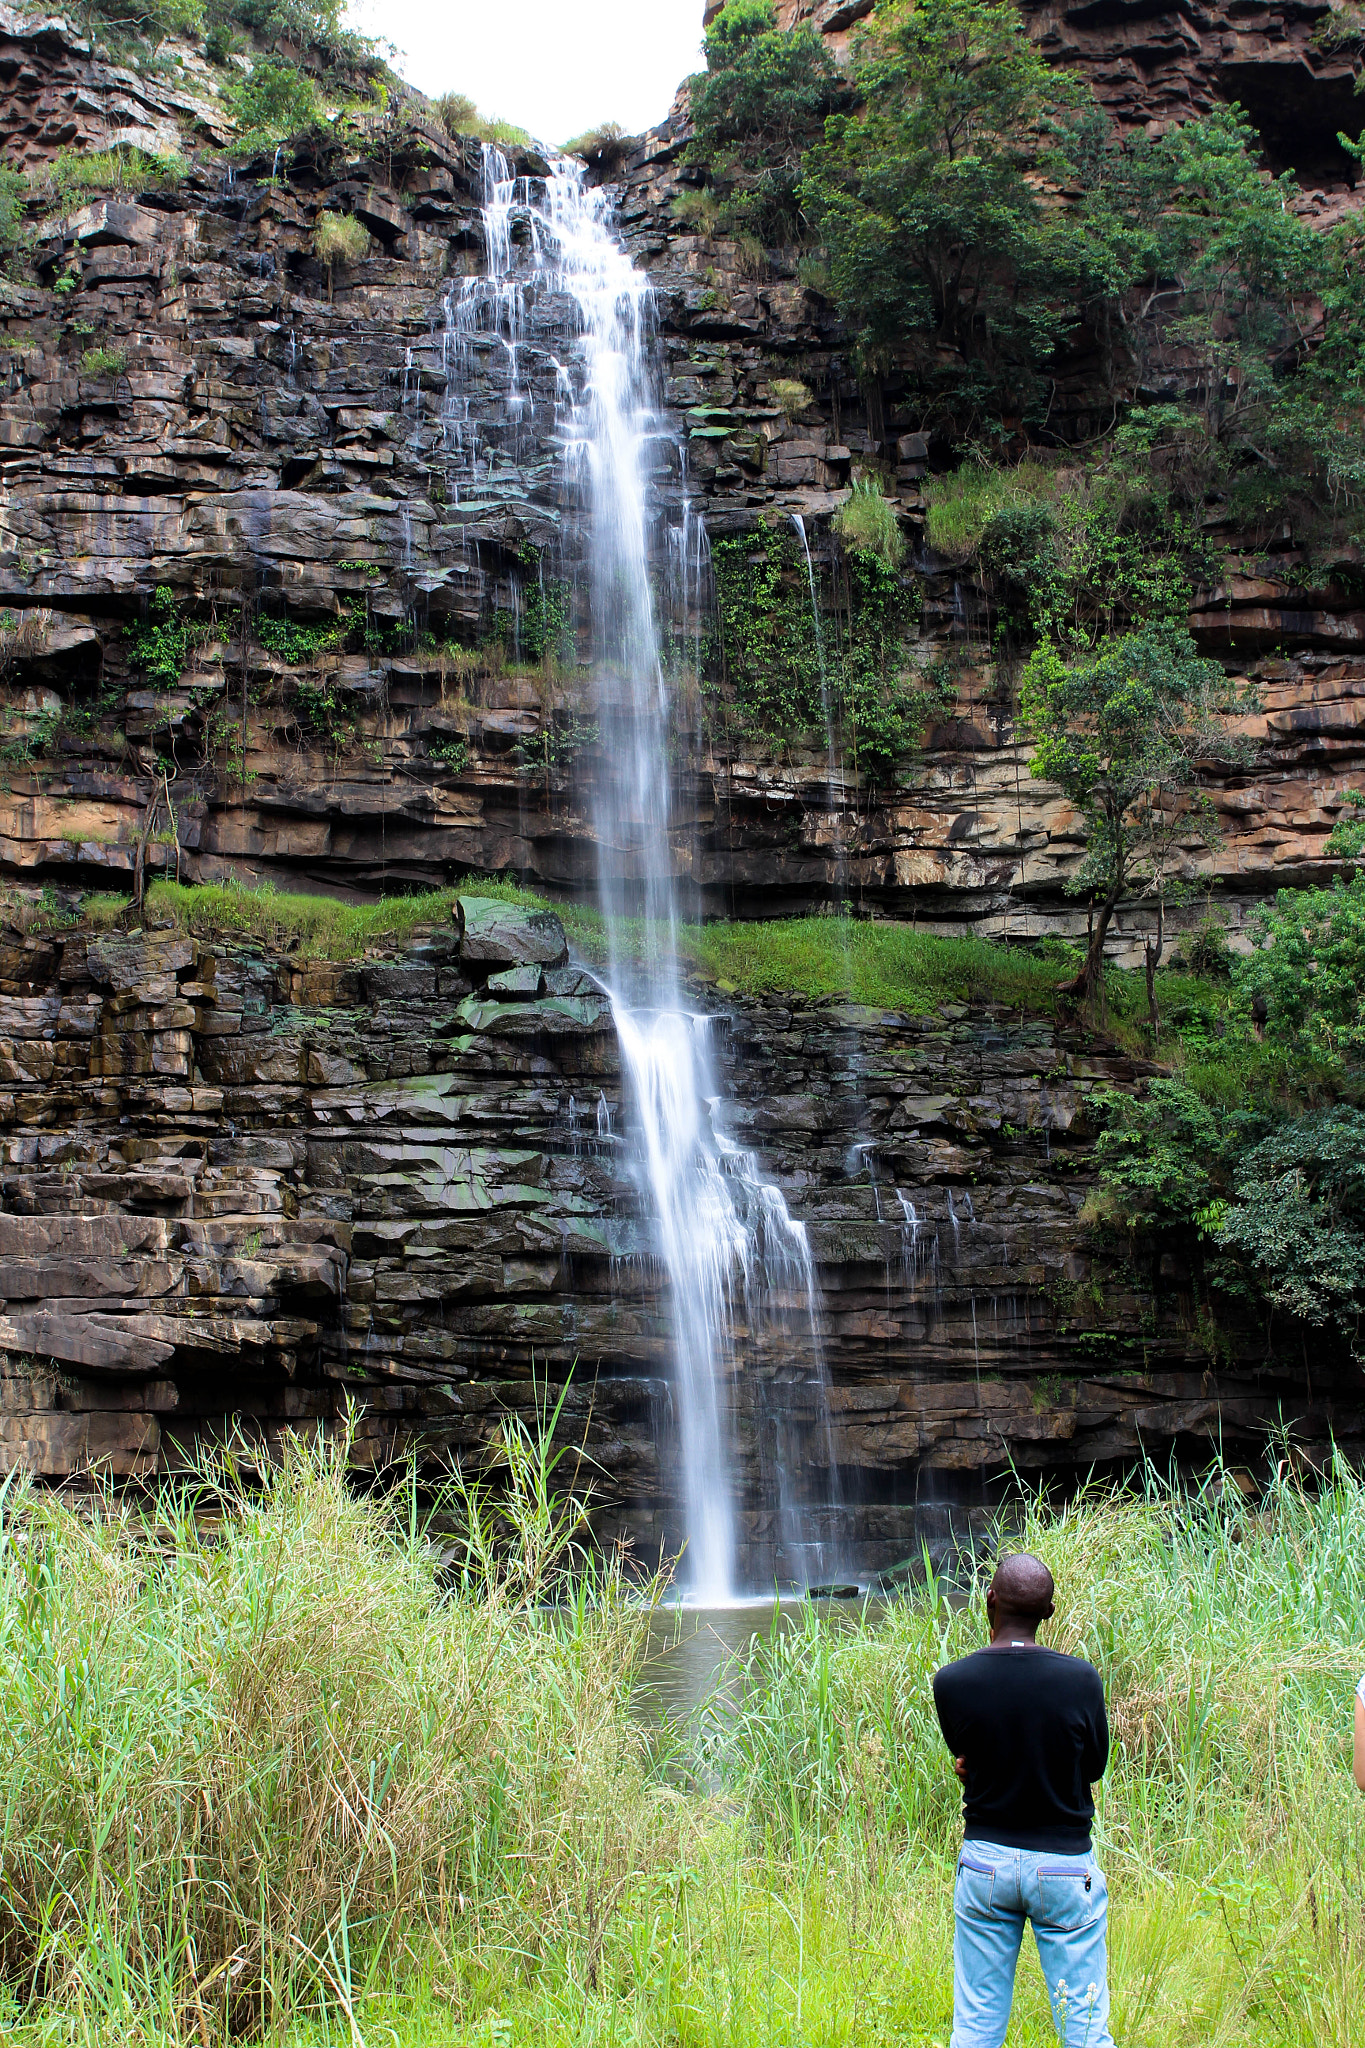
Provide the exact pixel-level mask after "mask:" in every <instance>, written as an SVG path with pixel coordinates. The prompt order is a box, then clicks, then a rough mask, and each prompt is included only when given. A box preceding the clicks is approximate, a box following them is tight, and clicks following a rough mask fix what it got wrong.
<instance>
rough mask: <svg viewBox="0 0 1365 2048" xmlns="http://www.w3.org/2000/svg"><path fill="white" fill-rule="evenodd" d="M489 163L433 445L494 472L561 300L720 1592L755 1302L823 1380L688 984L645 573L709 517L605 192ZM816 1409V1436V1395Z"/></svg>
mask: <svg viewBox="0 0 1365 2048" xmlns="http://www.w3.org/2000/svg"><path fill="white" fill-rule="evenodd" d="M484 166H485V173H484V175H485V194H484V200H485V204H484V223H485V247H486V261H487V275H486V276H482V277H477V278H470V279H469V280H467V281H466V282H465V283H464V285H463V286H462V287H461V288H460V289H459V290H458V291H455V292H452V294H451V296H450V298H449V299H448V301H447V305H446V335H445V343H444V354H445V359H446V366H447V374H448V379H449V383H450V391H451V395H450V398H449V400H448V402H447V407H446V435H447V442H448V445H449V446H450V447H451V448H452V449H453V450H454V452H455V454H456V456H457V460H458V463H459V468H460V471H461V475H462V476H463V479H464V483H463V488H465V489H466V490H467V491H469V490H473V491H475V492H476V493H481V492H484V491H490V490H492V489H494V488H495V487H496V462H495V455H496V451H495V450H494V449H492V448H491V447H490V448H488V449H487V450H485V451H483V469H482V471H481V469H480V460H481V451H480V447H479V444H478V439H477V434H476V431H475V428H474V426H473V424H472V422H471V419H470V407H469V398H468V384H469V382H470V370H471V365H472V362H473V358H474V355H475V353H476V352H477V351H479V350H484V351H486V350H487V349H488V348H489V346H490V345H491V346H497V345H499V344H500V345H501V346H502V347H503V348H504V349H505V351H506V359H507V382H506V404H507V419H508V422H509V424H510V426H511V427H512V428H513V429H514V431H515V432H516V433H517V434H519V433H520V425H521V422H522V420H523V419H524V417H525V414H526V410H527V406H528V396H527V389H526V386H525V383H524V382H523V365H522V354H523V351H524V350H525V351H527V352H528V358H529V351H530V349H531V348H533V347H534V345H535V331H536V327H537V324H538V315H539V314H541V313H542V312H543V314H544V315H545V318H546V320H547V321H548V320H550V319H552V318H559V319H561V320H562V315H563V310H564V306H565V302H567V305H568V309H569V310H570V312H571V314H572V319H571V325H572V327H573V329H574V332H575V346H574V349H573V351H572V355H571V358H570V360H569V362H567V363H564V362H561V361H559V360H557V359H555V358H553V357H549V356H548V355H547V360H548V361H550V362H551V363H552V365H553V370H554V392H555V399H554V404H555V435H556V440H557V443H558V446H559V449H560V451H561V457H562V482H563V486H564V492H565V495H566V497H567V499H568V500H569V503H570V505H571V507H572V508H573V509H574V510H575V511H576V512H578V513H580V514H581V523H582V528H583V532H584V536H585V538H586V542H587V547H586V560H587V566H588V583H589V596H590V614H591V622H592V636H593V673H594V678H595V686H596V692H597V711H598V720H599V728H600V735H601V742H602V744H601V761H600V767H599V769H598V772H597V773H596V774H595V777H594V783H593V803H594V820H593V822H594V827H595V832H596V838H597V845H598V889H599V897H600V901H601V904H602V908H603V910H604V912H605V913H606V916H607V921H608V922H607V929H608V933H609V958H610V969H609V990H608V992H609V994H610V996H611V1002H612V1010H613V1014H614V1018H615V1023H616V1030H617V1036H618V1039H619V1042H620V1047H621V1053H622V1059H623V1062H624V1066H625V1072H626V1077H627V1082H628V1092H629V1098H630V1103H631V1108H632V1111H633V1124H634V1130H633V1133H632V1142H633V1158H634V1170H635V1172H636V1174H637V1177H638V1180H639V1183H640V1188H641V1193H642V1195H643V1197H644V1201H645V1206H646V1209H647V1212H648V1214H649V1217H650V1222H651V1226H652V1230H653V1237H654V1250H655V1251H656V1253H657V1256H658V1259H659V1261H660V1263H661V1265H662V1268H663V1270H664V1272H665V1273H666V1275H667V1278H668V1283H669V1309H670V1314H671V1317H672V1324H673V1335H674V1348H675V1356H676V1383H677V1396H678V1399H677V1414H678V1424H679V1434H680V1450H681V1467H682V1470H681V1483H682V1494H683V1503H684V1512H685V1518H686V1529H687V1550H688V1555H687V1561H686V1567H685V1569H686V1575H687V1584H688V1588H689V1591H690V1593H691V1595H692V1597H693V1598H695V1599H698V1600H701V1601H705V1602H721V1601H724V1600H727V1599H728V1598H730V1597H731V1596H732V1594H733V1592H734V1590H735V1579H736V1549H737V1539H736V1503H735V1498H734V1480H733V1472H732V1460H731V1456H730V1441H731V1426H730V1424H731V1408H732V1400H731V1381H732V1378H733V1376H734V1373H735V1369H736V1361H735V1344H736V1340H737V1337H738V1336H739V1335H740V1333H741V1331H742V1332H743V1333H745V1334H747V1335H748V1336H749V1337H750V1338H753V1337H754V1336H755V1334H756V1330H757V1327H758V1326H759V1325H760V1324H761V1323H762V1322H763V1321H764V1319H765V1317H769V1316H770V1315H771V1314H773V1313H776V1314H777V1315H779V1316H781V1315H788V1316H789V1315H790V1314H791V1313H793V1310H794V1312H795V1314H796V1315H797V1316H798V1318H799V1319H800V1321H801V1322H802V1323H803V1325H804V1330H803V1331H802V1332H800V1333H798V1334H799V1338H800V1341H799V1343H794V1344H793V1347H792V1348H793V1352H795V1351H796V1350H798V1349H801V1350H804V1352H805V1353H807V1354H809V1356H810V1357H811V1358H813V1360H814V1366H813V1368H810V1369H811V1370H812V1371H813V1373H814V1381H813V1382H812V1383H813V1384H816V1386H817V1389H818V1392H819V1395H820V1398H821V1400H822V1401H823V1399H824V1392H825V1389H824V1380H823V1368H822V1367H821V1365H820V1362H819V1360H820V1352H819V1336H818V1316H819V1302H818V1295H817V1291H816V1285H815V1275H814V1265H813V1261H812V1258H811V1253H810V1246H809V1243H808V1241H807V1238H806V1233H805V1230H804V1227H803V1226H801V1225H799V1224H797V1223H796V1222H794V1221H793V1219H792V1217H791V1215H790V1213H789V1211H788V1208H787V1204H786V1202H785V1200H784V1199H783V1196H782V1194H781V1191H780V1190H779V1189H777V1188H776V1187H774V1186H773V1185H772V1184H771V1183H769V1182H767V1181H765V1180H764V1178H763V1176H762V1174H761V1172H760V1171H759V1167H758V1163H757V1161H756V1160H755V1159H754V1157H753V1155H752V1154H750V1153H748V1152H745V1151H743V1150H742V1149H741V1148H739V1147H737V1146H735V1145H734V1144H732V1143H731V1142H729V1141H728V1140H727V1139H726V1138H725V1136H724V1135H723V1132H722V1131H721V1129H720V1126H719V1123H718V1117H717V1108H718V1089H717V1086H716V1081H715V1077H714V1073H713V1070H712V1061H711V1046H710V1024H709V1020H707V1019H706V1018H704V1017H700V1016H696V1015H693V1014H691V1013H690V1012H689V1011H688V1010H687V1009H686V1007H685V1006H684V1004H683V1003H682V1001H681V999H680V991H679V979H678V966H677V920H678V911H677V889H676V885H675V862H674V852H673V840H672V827H673V822H674V821H673V819H672V815H671V776H670V746H671V740H672V734H671V729H670V717H669V696H668V688H667V683H666V678H665V673H664V663H663V659H662V651H661V635H660V626H659V620H658V617H657V614H656V605H655V592H654V585H653V571H654V569H655V567H656V565H657V566H659V567H660V568H665V567H670V568H671V569H672V571H673V575H672V581H673V584H674V587H675V589H676V588H678V587H679V586H680V587H681V594H682V600H683V604H684V606H685V607H686V606H688V605H692V606H695V604H696V601H697V595H698V584H699V581H700V578H699V574H698V566H699V562H700V548H701V546H702V545H704V531H703V529H702V528H701V523H700V520H699V519H698V517H697V515H696V513H695V511H694V510H693V508H692V507H691V505H690V504H689V503H688V501H687V496H686V492H685V490H684V491H683V493H682V494H681V495H682V505H681V519H680V521H679V523H678V524H677V525H676V526H674V527H673V528H672V529H671V530H669V531H668V532H667V533H664V532H663V531H661V528H662V527H663V525H664V522H663V521H662V519H661V517H660V514H659V511H658V502H659V494H658V491H657V487H656V474H657V473H658V472H659V471H660V470H662V469H663V468H665V467H666V466H667V464H668V462H669V460H670V458H671V456H672V453H673V448H674V443H673V440H672V436H671V435H670V433H669V431H668V429H667V425H666V422H665V420H664V418H663V415H662V412H661V409H660V406H659V404H658V400H657V397H656V393H655V387H654V379H653V371H652V360H651V342H652V331H653V298H652V292H651V288H650V285H649V281H648V279H647V278H646V277H645V275H644V273H643V272H641V271H639V270H637V269H636V268H635V266H634V265H633V263H632V262H631V260H630V257H629V255H628V253H627V252H626V250H625V249H624V247H623V246H622V244H621V242H620V241H619V239H618V238H617V236H616V234H615V232H614V230H613V226H612V220H611V209H610V202H609V199H608V196H607V195H606V194H605V193H604V192H603V191H601V190H600V189H596V188H593V187H591V186H589V185H588V184H587V182H586V177H585V173H584V170H583V166H582V165H581V164H579V163H577V162H575V161H573V160H571V159H566V158H557V159H554V160H552V163H551V168H550V172H549V175H548V177H547V178H546V179H545V180H544V182H543V185H542V184H541V183H540V182H539V181H537V183H536V185H535V186H534V187H533V186H532V185H531V183H530V182H529V181H526V180H514V179H513V177H512V174H511V170H510V167H509V166H508V164H507V162H506V159H505V158H504V157H503V156H502V153H501V152H500V151H498V150H496V149H494V148H492V147H486V148H485V153H484ZM523 236H524V238H525V239H524V240H523V239H522V237H523ZM523 250H524V251H525V252H526V253H525V254H524V255H523V253H522V252H523ZM556 308H558V309H559V310H558V312H557V313H556ZM462 382H463V383H464V384H465V386H466V388H465V390H464V391H461V389H460V386H461V383H462ZM455 482H456V487H457V488H459V487H460V479H459V478H458V477H457V478H456V479H455ZM686 626H687V621H686V619H685V620H684V629H685V630H686ZM697 630H698V629H697V628H696V627H695V626H694V627H693V633H694V638H695V636H696V633H697ZM627 919H643V920H644V923H643V926H640V925H638V924H636V925H633V926H632V925H628V924H627V923H626V920H627ZM824 1420H825V1436H826V1442H828V1435H829V1431H828V1413H827V1403H826V1407H825V1418H824ZM788 1548H789V1550H793V1551H797V1552H801V1551H804V1552H805V1553H806V1554H808V1555H809V1558H810V1560H811V1563H812V1566H813V1568H814V1569H815V1570H816V1571H817V1572H820V1573H821V1575H823V1573H824V1569H825V1567H826V1565H827V1560H826V1558H825V1556H824V1553H823V1551H822V1549H820V1548H819V1547H816V1546H811V1545H802V1544H800V1543H799V1542H798V1541H793V1540H789V1543H788Z"/></svg>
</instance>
